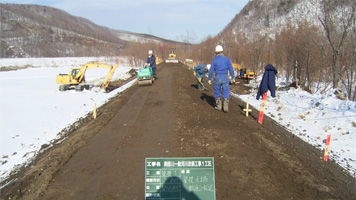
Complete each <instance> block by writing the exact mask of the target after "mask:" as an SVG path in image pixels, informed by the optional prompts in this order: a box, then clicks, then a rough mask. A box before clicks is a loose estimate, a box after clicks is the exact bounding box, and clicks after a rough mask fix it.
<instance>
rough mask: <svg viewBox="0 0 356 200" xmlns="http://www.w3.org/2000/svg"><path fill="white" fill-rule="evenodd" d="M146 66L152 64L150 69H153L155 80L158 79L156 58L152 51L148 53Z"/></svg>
mask: <svg viewBox="0 0 356 200" xmlns="http://www.w3.org/2000/svg"><path fill="white" fill-rule="evenodd" d="M146 64H150V67H151V68H152V73H153V78H154V79H157V76H156V68H157V65H156V57H155V56H154V55H153V52H152V50H149V51H148V57H147V62H146Z"/></svg>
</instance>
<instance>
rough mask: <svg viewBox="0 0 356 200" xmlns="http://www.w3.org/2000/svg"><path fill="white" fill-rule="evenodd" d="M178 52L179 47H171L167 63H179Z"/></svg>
mask: <svg viewBox="0 0 356 200" xmlns="http://www.w3.org/2000/svg"><path fill="white" fill-rule="evenodd" d="M176 53H177V47H169V54H168V59H167V60H166V63H178V59H177V54H176Z"/></svg>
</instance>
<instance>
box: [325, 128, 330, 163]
mask: <svg viewBox="0 0 356 200" xmlns="http://www.w3.org/2000/svg"><path fill="white" fill-rule="evenodd" d="M330 138H331V135H330V134H329V135H328V138H327V139H326V148H325V152H324V161H325V162H326V161H328V157H329V147H330Z"/></svg>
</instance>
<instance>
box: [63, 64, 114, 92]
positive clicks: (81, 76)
mask: <svg viewBox="0 0 356 200" xmlns="http://www.w3.org/2000/svg"><path fill="white" fill-rule="evenodd" d="M117 65H118V64H115V65H114V66H112V65H108V64H106V63H97V62H91V63H87V64H84V65H83V66H82V67H74V68H71V69H70V71H69V74H59V75H57V78H56V82H57V84H61V85H59V91H66V90H69V89H71V88H73V87H74V88H75V90H76V91H83V90H84V89H87V90H88V89H89V88H91V85H89V84H88V83H86V82H85V72H86V70H87V69H90V68H109V69H110V70H109V72H108V74H107V76H106V77H105V80H104V82H103V83H102V84H101V87H102V88H103V89H104V90H105V91H106V92H108V86H109V83H110V81H111V78H112V76H113V75H114V72H115V70H116V68H117Z"/></svg>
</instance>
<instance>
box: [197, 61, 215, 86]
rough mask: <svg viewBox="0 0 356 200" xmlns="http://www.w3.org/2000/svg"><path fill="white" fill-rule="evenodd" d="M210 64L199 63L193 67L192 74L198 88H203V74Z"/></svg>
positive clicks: (207, 70) (206, 71)
mask: <svg viewBox="0 0 356 200" xmlns="http://www.w3.org/2000/svg"><path fill="white" fill-rule="evenodd" d="M210 66H211V65H210V64H208V65H204V64H200V65H197V66H195V67H194V69H193V70H194V76H195V77H196V79H197V84H198V90H204V88H205V87H204V85H203V83H204V77H205V75H206V74H207V73H208V72H209V69H210Z"/></svg>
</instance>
